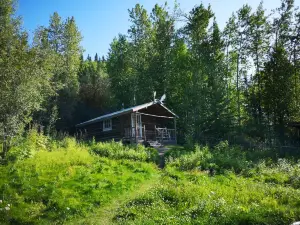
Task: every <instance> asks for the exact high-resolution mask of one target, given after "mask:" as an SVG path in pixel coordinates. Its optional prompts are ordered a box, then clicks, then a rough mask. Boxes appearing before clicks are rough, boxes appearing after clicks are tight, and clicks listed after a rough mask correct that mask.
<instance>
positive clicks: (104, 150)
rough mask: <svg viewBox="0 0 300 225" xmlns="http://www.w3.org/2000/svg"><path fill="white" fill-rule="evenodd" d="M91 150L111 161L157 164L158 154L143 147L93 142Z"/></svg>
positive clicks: (119, 143) (113, 142) (154, 150)
mask: <svg viewBox="0 0 300 225" xmlns="http://www.w3.org/2000/svg"><path fill="white" fill-rule="evenodd" d="M90 149H91V151H92V152H93V153H95V154H97V155H99V156H102V157H108V158H111V159H129V160H134V161H142V162H157V160H158V152H157V150H156V149H153V148H145V147H144V146H143V145H137V146H125V145H123V144H122V143H121V142H115V141H112V142H98V143H95V142H92V144H91V146H90Z"/></svg>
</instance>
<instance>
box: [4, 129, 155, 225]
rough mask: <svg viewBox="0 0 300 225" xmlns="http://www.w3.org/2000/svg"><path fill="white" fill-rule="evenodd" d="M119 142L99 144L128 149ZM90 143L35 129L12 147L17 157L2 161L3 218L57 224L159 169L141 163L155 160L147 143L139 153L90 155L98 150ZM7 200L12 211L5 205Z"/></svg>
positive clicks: (103, 202)
mask: <svg viewBox="0 0 300 225" xmlns="http://www.w3.org/2000/svg"><path fill="white" fill-rule="evenodd" d="M41 142H43V143H41ZM45 145H47V147H45ZM118 145H119V144H118V143H111V144H103V145H101V144H98V145H95V146H94V147H96V146H98V147H99V146H101V147H102V149H103V148H104V147H105V146H109V147H110V149H109V150H111V151H113V150H112V149H113V148H117V149H116V151H114V153H116V152H118V151H121V149H120V148H124V147H121V146H119V147H118ZM18 148H19V149H18ZM89 148H90V147H88V146H87V145H84V144H78V143H77V142H76V141H75V140H74V139H72V138H65V139H64V140H63V141H61V142H54V141H51V140H47V138H46V137H45V136H42V135H41V134H38V133H36V132H34V131H31V132H30V133H29V134H28V136H27V138H26V139H24V140H23V142H22V143H21V144H20V145H19V146H18V147H17V146H15V147H14V149H13V150H12V151H11V152H10V154H11V155H10V158H11V157H14V159H16V161H15V162H10V163H9V164H8V165H2V166H0V192H1V202H0V218H1V219H0V222H1V223H7V224H40V223H52V222H53V223H56V222H57V221H61V222H62V221H64V220H66V219H67V218H70V217H72V216H74V215H81V216H83V215H86V214H87V213H88V212H91V210H94V209H95V208H98V207H102V206H103V205H105V204H107V203H109V202H110V201H111V200H112V199H113V198H115V197H117V196H119V195H120V194H122V193H124V192H126V191H130V190H133V189H134V188H135V187H136V186H137V185H139V184H140V183H141V182H143V181H145V180H147V179H150V178H151V177H152V176H153V175H155V174H157V172H158V171H156V170H155V166H154V165H153V164H148V163H144V162H142V161H146V160H149V159H150V153H149V152H147V151H146V150H145V149H144V148H140V149H139V150H137V152H138V153H139V154H140V155H141V157H140V158H139V157H138V156H137V154H136V153H135V152H134V151H133V150H132V151H130V150H129V152H128V153H127V154H123V155H121V154H119V155H117V156H116V154H114V153H112V154H108V155H106V156H105V157H104V155H102V157H99V156H97V155H95V154H91V153H90V151H91V152H92V151H93V150H89ZM92 148H93V147H91V149H92ZM125 150H128V149H125ZM143 151H146V152H145V154H142V152H143ZM107 152H108V151H107ZM130 154H131V155H132V156H130ZM107 157H108V158H107ZM112 158H118V160H115V159H112ZM126 158H129V159H135V160H138V159H141V161H130V160H127V159H126ZM7 204H9V206H8V207H9V210H6V209H5V207H7ZM2 209H3V210H2ZM51 221H52V222H51ZM55 221H56V222H55Z"/></svg>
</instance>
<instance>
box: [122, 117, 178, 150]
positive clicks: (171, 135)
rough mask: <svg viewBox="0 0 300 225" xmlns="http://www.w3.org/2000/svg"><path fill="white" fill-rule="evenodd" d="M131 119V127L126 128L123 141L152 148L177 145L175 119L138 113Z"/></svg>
mask: <svg viewBox="0 0 300 225" xmlns="http://www.w3.org/2000/svg"><path fill="white" fill-rule="evenodd" d="M130 119H131V120H130V126H128V127H125V128H124V134H123V141H127V142H130V143H147V144H149V145H151V146H161V145H166V144H176V143H177V139H176V119H175V117H166V116H160V115H153V114H151V115H150V114H144V113H139V112H136V113H132V114H131V117H130Z"/></svg>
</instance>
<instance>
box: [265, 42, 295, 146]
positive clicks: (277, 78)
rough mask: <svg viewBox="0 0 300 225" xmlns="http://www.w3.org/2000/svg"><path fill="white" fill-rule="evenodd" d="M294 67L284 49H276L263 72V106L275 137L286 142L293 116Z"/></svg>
mask: <svg viewBox="0 0 300 225" xmlns="http://www.w3.org/2000/svg"><path fill="white" fill-rule="evenodd" d="M292 73H293V66H292V64H291V63H290V62H289V60H288V58H287V53H286V51H285V50H284V48H283V47H277V48H276V47H275V49H274V52H272V53H271V55H270V60H269V61H268V62H267V63H266V64H265V69H264V71H263V86H264V89H263V105H264V110H265V112H266V114H267V118H268V122H269V124H271V125H272V126H273V128H274V133H275V135H276V136H275V137H276V138H279V140H280V141H281V142H283V141H284V136H285V132H284V131H285V127H286V125H287V122H288V121H289V119H288V118H289V116H290V114H291V103H292V101H291V99H292V96H293V89H292V88H291V86H292V85H293V82H292V79H291V78H292Z"/></svg>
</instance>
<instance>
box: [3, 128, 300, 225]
mask: <svg viewBox="0 0 300 225" xmlns="http://www.w3.org/2000/svg"><path fill="white" fill-rule="evenodd" d="M166 158H167V161H166V167H165V168H164V169H163V170H161V169H159V168H158V167H157V165H156V164H155V163H157V159H158V154H157V152H156V150H153V149H147V148H144V147H142V146H138V147H134V146H124V145H122V144H121V143H117V142H109V143H95V142H94V141H92V142H90V143H77V142H76V141H75V140H74V139H72V138H65V139H63V140H61V141H56V140H51V138H49V137H45V136H43V135H41V134H38V133H37V132H36V131H30V132H29V133H28V134H27V136H26V137H24V139H23V140H21V141H20V142H19V144H18V145H16V146H14V147H13V148H12V149H11V151H10V153H9V156H8V159H9V162H8V164H6V165H1V166H0V200H1V201H0V224H290V223H292V222H294V221H297V220H300V198H299V196H300V178H299V174H300V173H299V172H300V162H297V160H296V159H295V158H294V159H293V158H289V159H288V158H281V159H280V158H278V156H276V154H272V152H271V151H258V150H257V151H252V152H248V151H244V150H242V149H240V148H239V147H236V146H229V145H228V144H227V143H226V142H222V143H220V144H219V145H217V146H215V147H214V148H208V147H205V146H195V148H192V149H188V148H184V147H179V146H173V147H172V150H170V151H169V152H167V153H166Z"/></svg>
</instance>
